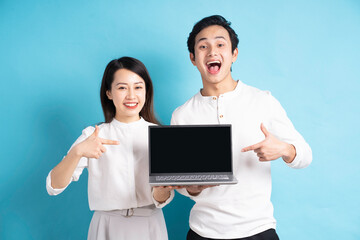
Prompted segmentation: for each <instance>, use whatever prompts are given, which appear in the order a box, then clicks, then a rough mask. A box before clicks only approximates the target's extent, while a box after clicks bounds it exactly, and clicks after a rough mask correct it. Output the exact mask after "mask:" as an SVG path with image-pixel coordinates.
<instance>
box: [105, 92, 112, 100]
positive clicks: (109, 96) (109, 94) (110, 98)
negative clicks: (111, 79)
mask: <svg viewBox="0 0 360 240" xmlns="http://www.w3.org/2000/svg"><path fill="white" fill-rule="evenodd" d="M106 96H107V97H108V99H109V100H112V95H111V91H109V90H107V91H106Z"/></svg>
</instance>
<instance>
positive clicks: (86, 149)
mask: <svg viewBox="0 0 360 240" xmlns="http://www.w3.org/2000/svg"><path fill="white" fill-rule="evenodd" d="M118 144H119V142H118V141H114V140H108V139H103V138H100V137H99V127H98V126H95V131H94V133H93V134H91V135H90V136H89V137H88V138H87V139H86V140H85V141H83V142H81V143H79V144H78V145H76V146H75V147H74V151H75V153H76V155H78V156H80V157H87V158H96V159H99V158H100V156H101V155H102V154H103V153H104V152H106V148H105V147H104V145H118Z"/></svg>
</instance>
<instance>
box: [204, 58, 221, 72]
mask: <svg viewBox="0 0 360 240" xmlns="http://www.w3.org/2000/svg"><path fill="white" fill-rule="evenodd" d="M206 66H207V70H208V72H209V73H211V74H217V73H218V72H219V71H220V68H221V62H220V61H219V60H215V61H210V62H207V63H206Z"/></svg>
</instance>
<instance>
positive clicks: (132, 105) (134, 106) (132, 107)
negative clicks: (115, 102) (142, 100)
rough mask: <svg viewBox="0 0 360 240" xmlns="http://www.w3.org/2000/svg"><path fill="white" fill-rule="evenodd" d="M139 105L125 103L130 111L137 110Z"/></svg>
mask: <svg viewBox="0 0 360 240" xmlns="http://www.w3.org/2000/svg"><path fill="white" fill-rule="evenodd" d="M137 105H138V103H124V106H125V107H127V108H130V109H134V108H136V107H137Z"/></svg>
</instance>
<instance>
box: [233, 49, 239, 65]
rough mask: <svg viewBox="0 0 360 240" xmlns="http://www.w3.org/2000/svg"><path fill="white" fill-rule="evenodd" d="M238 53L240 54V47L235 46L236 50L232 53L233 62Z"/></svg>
mask: <svg viewBox="0 0 360 240" xmlns="http://www.w3.org/2000/svg"><path fill="white" fill-rule="evenodd" d="M238 54H239V49H238V48H235V49H234V52H233V54H232V63H234V62H235V61H236V59H237V57H238Z"/></svg>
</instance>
